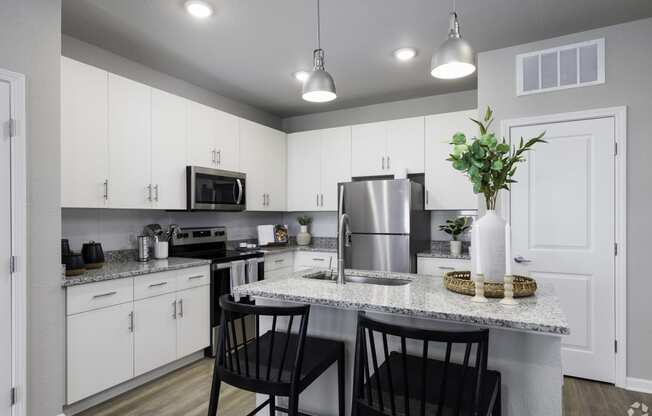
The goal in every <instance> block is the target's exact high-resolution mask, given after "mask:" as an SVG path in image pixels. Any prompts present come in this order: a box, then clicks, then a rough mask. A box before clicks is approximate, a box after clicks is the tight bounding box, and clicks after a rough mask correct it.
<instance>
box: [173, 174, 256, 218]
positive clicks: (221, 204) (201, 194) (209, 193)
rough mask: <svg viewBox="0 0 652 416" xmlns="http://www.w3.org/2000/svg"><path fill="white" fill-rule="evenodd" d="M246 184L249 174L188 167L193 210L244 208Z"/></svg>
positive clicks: (234, 209) (238, 209) (191, 209)
mask: <svg viewBox="0 0 652 416" xmlns="http://www.w3.org/2000/svg"><path fill="white" fill-rule="evenodd" d="M246 186H247V175H246V174H245V173H241V172H231V171H228V170H220V169H209V168H202V167H199V166H187V167H186V194H187V208H188V210H189V211H244V210H245V209H246V208H247V199H246Z"/></svg>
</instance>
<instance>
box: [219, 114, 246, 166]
mask: <svg viewBox="0 0 652 416" xmlns="http://www.w3.org/2000/svg"><path fill="white" fill-rule="evenodd" d="M215 117H216V119H217V122H216V127H217V134H216V136H215V149H216V155H215V159H216V163H217V168H218V169H224V170H232V171H239V170H240V137H239V136H240V132H239V124H240V123H239V122H238V117H236V116H234V115H231V114H227V113H224V112H222V111H219V110H215Z"/></svg>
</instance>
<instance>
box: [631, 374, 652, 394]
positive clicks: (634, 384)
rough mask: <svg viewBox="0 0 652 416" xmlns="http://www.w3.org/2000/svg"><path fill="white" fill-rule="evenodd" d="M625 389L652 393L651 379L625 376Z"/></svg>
mask: <svg viewBox="0 0 652 416" xmlns="http://www.w3.org/2000/svg"><path fill="white" fill-rule="evenodd" d="M627 390H632V391H637V392H640V393H649V394H652V380H646V379H644V378H634V377H627Z"/></svg>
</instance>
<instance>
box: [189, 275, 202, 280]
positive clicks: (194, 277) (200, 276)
mask: <svg viewBox="0 0 652 416" xmlns="http://www.w3.org/2000/svg"><path fill="white" fill-rule="evenodd" d="M202 277H204V275H203V274H198V275H197V276H190V277H189V278H188V280H195V279H201V278H202Z"/></svg>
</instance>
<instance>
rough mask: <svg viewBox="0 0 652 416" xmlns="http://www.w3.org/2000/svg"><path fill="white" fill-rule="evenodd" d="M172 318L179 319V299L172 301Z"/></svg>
mask: <svg viewBox="0 0 652 416" xmlns="http://www.w3.org/2000/svg"><path fill="white" fill-rule="evenodd" d="M172 319H177V301H176V300H174V301H172Z"/></svg>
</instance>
